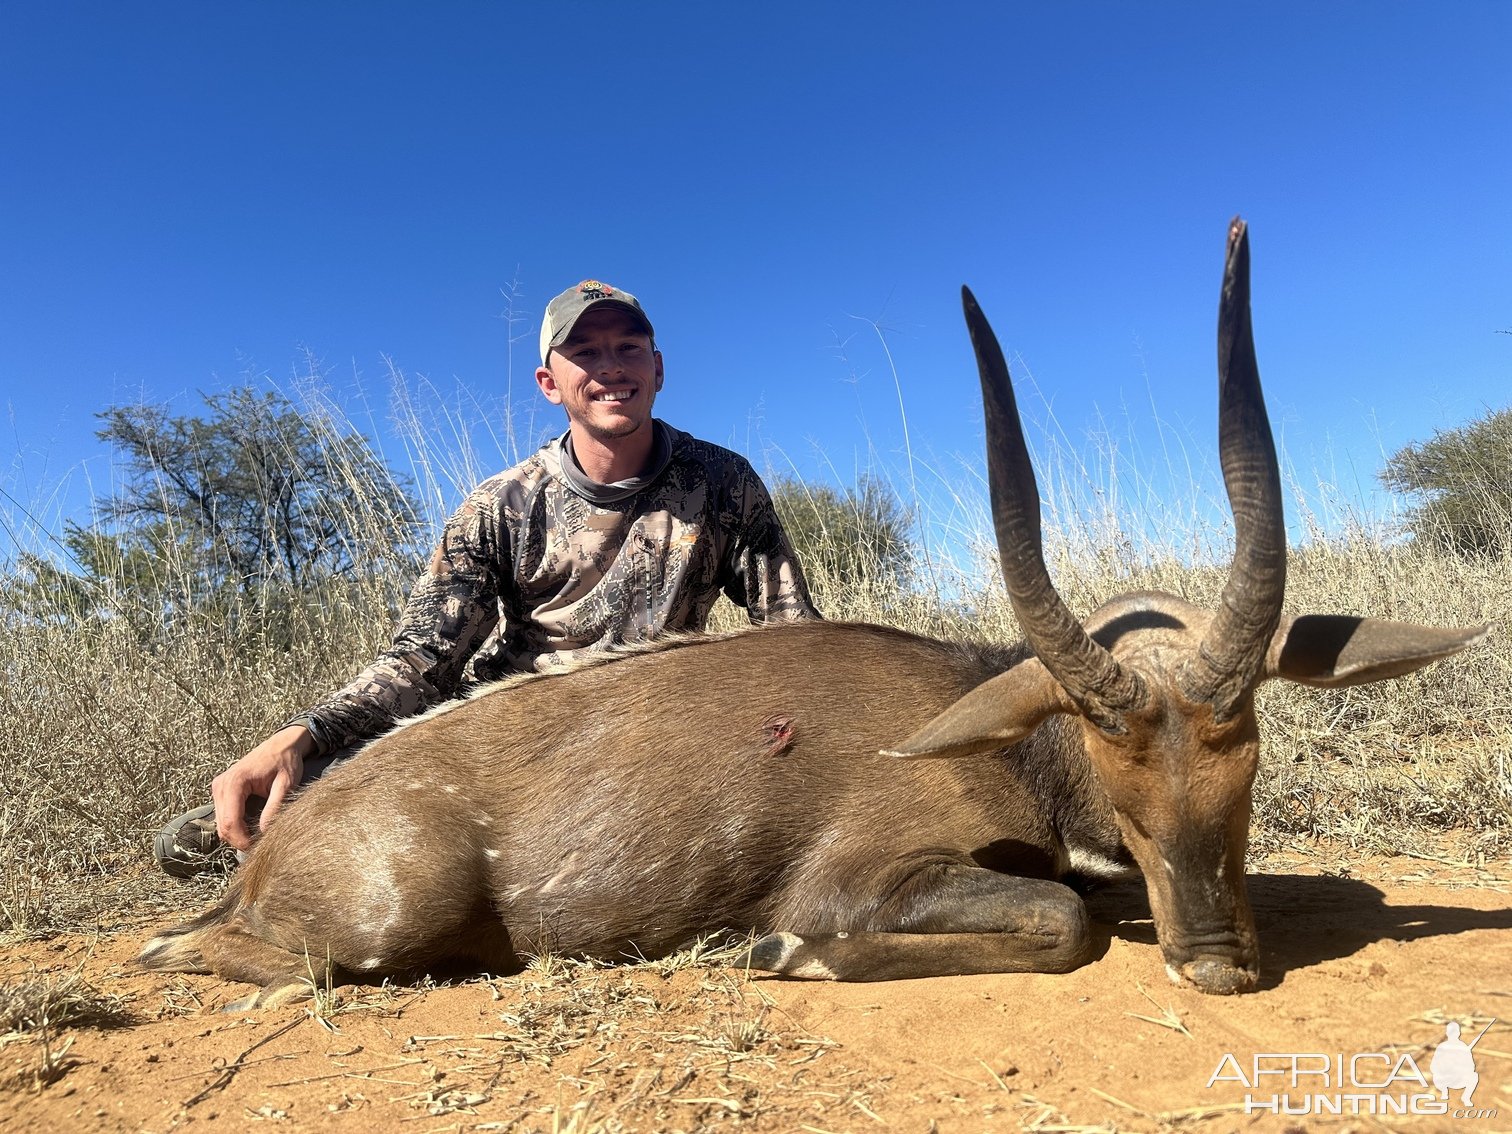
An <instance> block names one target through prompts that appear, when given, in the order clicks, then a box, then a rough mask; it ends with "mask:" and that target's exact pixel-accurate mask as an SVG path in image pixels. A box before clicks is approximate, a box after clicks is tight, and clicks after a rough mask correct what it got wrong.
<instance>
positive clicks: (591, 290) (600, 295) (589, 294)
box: [577, 280, 614, 299]
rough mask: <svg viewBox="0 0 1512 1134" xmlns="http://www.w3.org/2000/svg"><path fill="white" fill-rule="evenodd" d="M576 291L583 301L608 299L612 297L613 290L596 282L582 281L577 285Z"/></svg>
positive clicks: (604, 284)
mask: <svg viewBox="0 0 1512 1134" xmlns="http://www.w3.org/2000/svg"><path fill="white" fill-rule="evenodd" d="M577 289H578V291H579V292H580V293H581V294H582V296H583V298H584V299H609V298H610V297H612V296H613V295H614V289H613V288H612V287H610V286H609V285H608V284H606V283H599V281H598V280H584V281H583V282H582V283H580V284H578V285H577Z"/></svg>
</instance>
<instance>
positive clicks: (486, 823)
mask: <svg viewBox="0 0 1512 1134" xmlns="http://www.w3.org/2000/svg"><path fill="white" fill-rule="evenodd" d="M473 822H474V823H476V824H477V825H478V826H480V827H492V826H493V816H492V815H474V816H473Z"/></svg>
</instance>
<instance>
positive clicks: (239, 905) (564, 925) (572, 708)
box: [141, 218, 1486, 1007]
mask: <svg viewBox="0 0 1512 1134" xmlns="http://www.w3.org/2000/svg"><path fill="white" fill-rule="evenodd" d="M963 299H964V304H965V311H966V321H967V325H968V328H969V330H970V334H971V339H972V343H973V346H974V348H975V351H976V355H977V361H978V366H979V368H980V371H981V380H982V392H983V398H984V401H985V407H986V427H987V442H988V474H989V484H990V489H991V497H992V511H993V518H994V523H995V525H996V529H997V542H998V548H999V553H1000V556H1001V563H1002V570H1003V577H1004V579H1005V580H1006V582H1007V586H1008V592H1009V595H1010V597H1011V601H1012V604H1013V609H1014V611H1015V613H1016V615H1017V617H1018V620H1019V623H1020V625H1021V626H1022V629H1023V632H1024V634H1025V636H1026V639H1027V641H1026V643H1021V644H1016V645H981V644H962V643H950V642H942V641H936V640H933V639H930V638H926V637H920V636H918V635H915V634H909V633H904V632H902V631H900V630H894V629H888V628H886V627H881V626H870V625H861V624H844V623H833V622H807V623H796V624H787V625H780V626H773V627H770V628H761V629H756V630H750V631H746V632H742V633H736V634H732V635H726V636H703V637H695V638H691V639H688V638H685V639H677V640H671V641H666V642H663V643H659V644H653V645H652V646H649V647H646V648H644V649H642V650H639V651H635V652H631V653H630V654H628V655H627V656H622V657H609V658H606V659H605V660H603V661H601V662H595V663H590V664H587V665H584V666H582V667H580V668H577V669H574V670H571V671H568V672H565V673H561V674H557V675H553V676H535V675H532V676H526V677H519V678H513V679H510V680H507V681H504V682H501V683H499V684H497V685H493V686H489V687H486V688H484V689H482V690H481V691H480V692H478V693H477V694H475V695H474V696H472V697H471V698H470V699H467V700H465V701H462V702H458V703H454V704H450V705H446V706H444V707H441V708H438V709H434V710H432V711H431V712H429V713H427V714H425V715H423V716H421V717H418V718H416V719H415V720H413V721H411V722H409V723H406V724H404V725H402V726H400V727H398V728H396V729H395V730H394V731H393V732H391V733H389V734H388V735H386V736H384V737H382V738H380V739H378V740H376V741H374V742H373V743H372V744H371V745H369V746H368V747H367V748H365V749H364V750H363V751H362V753H361V754H360V755H359V756H358V757H357V758H355V759H354V760H352V761H351V762H350V763H348V764H347V765H345V766H343V767H341V768H338V769H336V770H333V771H332V772H331V773H329V774H328V775H327V776H326V777H324V778H323V779H321V780H319V781H318V782H316V783H315V784H313V785H312V786H310V787H309V788H308V789H307V790H306V791H305V792H304V793H303V794H302V796H301V797H300V798H299V799H298V800H297V801H296V802H295V803H294V805H293V806H291V807H290V808H289V809H288V811H287V812H286V813H285V814H283V815H281V816H280V817H279V818H278V820H277V821H276V822H275V823H272V824H270V826H269V829H268V830H267V831H266V832H264V833H263V834H262V836H261V837H260V839H259V840H258V842H257V843H256V845H255V847H254V848H253V850H252V851H251V854H250V856H249V857H248V859H247V861H246V863H245V865H244V866H243V867H242V868H241V870H240V871H239V872H238V874H237V876H236V877H235V878H234V879H233V880H232V882H231V884H230V886H229V888H228V889H227V891H226V893H225V896H224V897H223V898H222V899H221V900H220V902H219V903H218V904H217V905H215V906H214V907H213V908H212V909H210V910H209V911H208V912H206V913H204V914H202V915H201V916H200V917H198V918H196V919H195V920H193V921H190V922H188V923H187V924H184V925H181V926H178V927H176V928H173V929H170V930H167V931H166V932H164V933H163V934H162V935H161V936H158V937H156V938H154V939H153V940H152V941H151V942H149V943H148V944H147V946H146V948H145V950H144V951H143V953H142V955H141V963H142V964H143V965H145V966H146V967H148V968H152V969H166V970H177V971H197V972H214V973H217V974H219V975H220V976H222V977H224V978H226V979H229V980H237V981H247V982H252V983H254V984H257V985H260V986H261V989H260V991H259V992H256V993H254V994H253V995H252V996H251V997H249V998H248V999H247V1000H246V1001H244V1002H242V1004H241V1005H239V1006H243V1007H245V1006H255V1005H257V1004H265V1005H266V1004H276V1003H280V1002H282V1001H285V1000H288V999H292V998H294V997H296V996H298V995H300V994H301V993H302V991H304V990H306V989H307V988H308V983H307V982H308V978H309V976H310V974H311V972H312V963H313V966H314V969H313V971H314V972H315V973H319V972H321V971H322V970H326V971H329V972H331V973H333V974H336V975H339V977H340V978H342V979H349V978H359V979H360V978H376V977H380V976H382V975H385V974H393V973H407V972H417V971H424V970H426V969H428V968H432V967H435V966H439V965H448V966H454V965H457V964H463V965H469V966H476V967H477V968H479V969H482V970H488V971H493V972H503V971H509V970H511V969H513V968H518V967H519V965H520V961H521V957H522V955H524V954H527V953H530V952H536V951H542V950H548V949H549V950H555V951H560V952H564V953H569V954H577V955H586V956H589V957H597V958H626V957H653V956H656V955H659V954H663V953H666V952H668V951H672V950H674V949H676V948H678V947H680V946H682V945H685V944H687V943H689V942H690V941H692V940H694V939H696V938H697V937H698V936H700V935H701V934H705V933H708V932H710V931H716V930H721V929H726V930H735V931H743V932H749V933H753V934H755V935H756V936H755V939H754V941H753V943H752V944H751V945H750V947H749V949H748V951H747V954H746V958H745V959H746V961H747V963H748V964H749V965H750V966H751V967H752V968H755V969H758V970H763V971H769V972H773V973H779V974H785V975H787V976H791V977H814V978H828V979H835V980H889V979H894V978H902V977H923V976H931V975H939V974H954V973H998V972H1022V971H1028V972H1062V971H1066V970H1069V969H1072V968H1075V967H1076V966H1078V965H1080V964H1082V963H1084V962H1085V961H1086V960H1087V959H1088V957H1089V955H1090V952H1091V943H1092V936H1091V933H1090V930H1089V923H1088V918H1087V913H1086V909H1085V907H1084V905H1083V903H1082V899H1081V898H1080V896H1079V895H1078V894H1077V892H1076V891H1075V890H1073V889H1072V888H1071V887H1070V886H1068V885H1066V884H1065V883H1064V882H1062V881H1061V879H1064V878H1067V877H1069V876H1072V875H1082V876H1093V877H1097V876H1103V877H1107V876H1114V875H1120V874H1124V873H1130V872H1133V871H1135V870H1138V871H1141V872H1142V873H1143V875H1144V877H1145V880H1146V884H1147V886H1148V891H1149V898H1150V906H1151V909H1152V912H1153V914H1154V919H1155V926H1156V932H1157V935H1158V937H1159V941H1160V947H1161V950H1162V953H1163V954H1164V958H1165V962H1166V971H1167V972H1168V974H1169V975H1170V977H1171V978H1172V979H1173V980H1175V981H1178V982H1190V983H1191V984H1193V985H1196V986H1197V987H1198V988H1200V989H1202V990H1204V991H1206V992H1211V993H1234V992H1241V991H1244V990H1247V989H1251V988H1253V987H1254V986H1255V983H1256V979H1257V976H1258V970H1259V966H1258V948H1257V944H1256V938H1255V926H1254V920H1253V917H1252V915H1251V913H1250V907H1249V901H1248V898H1247V896H1246V893H1245V881H1244V855H1245V843H1246V839H1247V834H1248V824H1249V814H1250V793H1251V786H1252V783H1253V780H1254V776H1255V766H1256V761H1257V759H1258V756H1259V727H1258V722H1257V721H1256V717H1255V708H1254V701H1253V693H1254V689H1255V686H1256V684H1257V683H1258V682H1260V681H1262V680H1264V679H1266V678H1272V677H1281V678H1286V679H1288V680H1291V681H1299V682H1303V683H1306V684H1309V685H1320V686H1345V685H1353V684H1357V683H1360V682H1367V681H1376V680H1380V679H1382V678H1388V677H1395V676H1398V675H1400V674H1405V673H1408V672H1410V671H1412V670H1415V669H1417V668H1419V667H1420V666H1423V665H1425V664H1427V663H1428V662H1430V661H1433V660H1435V659H1438V658H1443V657H1446V656H1448V655H1450V654H1453V653H1455V652H1456V651H1458V650H1460V649H1463V648H1464V647H1465V646H1467V645H1469V644H1471V643H1472V642H1474V641H1476V640H1478V639H1479V638H1480V637H1481V636H1483V634H1484V633H1485V629H1486V628H1485V627H1480V628H1475V629H1465V630H1446V629H1435V628H1430V627H1422V626H1415V625H1410V624H1406V623H1400V622H1383V621H1378V620H1375V619H1368V618H1359V617H1354V616H1342V615H1317V614H1305V615H1301V616H1296V617H1291V616H1286V615H1283V613H1282V609H1281V608H1282V599H1283V593H1284V590H1285V579H1286V539H1285V530H1284V526H1283V518H1282V498H1281V488H1280V478H1279V475H1278V472H1277V464H1276V455H1275V448H1274V444H1273V442H1272V439H1271V431H1270V425H1269V422H1268V419H1267V417H1266V412H1265V405H1264V402H1263V400H1262V397H1261V391H1260V382H1259V374H1258V370H1257V367H1256V364H1255V356H1254V346H1253V341H1252V336H1251V329H1250V311H1249V249H1248V239H1247V235H1246V230H1245V225H1244V223H1243V222H1242V221H1241V220H1238V219H1237V218H1236V219H1235V221H1234V222H1233V223H1232V225H1231V226H1230V229H1229V234H1228V248H1227V256H1226V263H1225V268H1224V277H1223V291H1222V299H1221V303H1220V310H1219V324H1218V328H1219V329H1218V368H1219V403H1220V408H1219V419H1220V425H1219V436H1220V451H1221V459H1222V464H1223V473H1224V480H1225V484H1226V486H1227V489H1228V495H1229V500H1230V504H1231V506H1232V509H1233V513H1234V526H1235V530H1236V550H1235V555H1234V560H1233V563H1232V566H1231V568H1230V573H1229V576H1228V579H1227V582H1226V584H1225V586H1224V588H1223V592H1222V598H1221V600H1220V602H1219V605H1218V608H1217V610H1216V611H1208V610H1204V609H1201V608H1198V607H1196V606H1193V605H1191V604H1189V603H1187V602H1185V601H1183V600H1182V599H1180V598H1177V597H1175V596H1174V595H1168V594H1160V593H1152V592H1145V593H1134V594H1124V595H1120V596H1119V597H1117V598H1114V599H1112V600H1111V601H1109V602H1107V603H1106V604H1104V605H1103V606H1102V607H1101V608H1100V609H1099V610H1097V612H1096V613H1094V614H1093V615H1092V616H1091V618H1090V619H1088V620H1087V622H1086V623H1085V624H1083V623H1081V622H1079V621H1078V619H1077V618H1076V617H1075V616H1074V615H1073V614H1072V613H1071V612H1070V611H1069V609H1068V608H1067V607H1066V606H1065V604H1064V603H1063V601H1062V600H1061V598H1060V597H1059V596H1058V595H1057V593H1056V590H1055V587H1054V585H1053V584H1052V583H1051V580H1050V576H1049V574H1048V572H1047V570H1046V567H1045V562H1044V556H1043V551H1042V548H1041V540H1040V521H1039V496H1038V488H1037V487H1036V484H1035V479H1034V473H1033V471H1032V469H1031V467H1030V463H1029V456H1028V451H1027V448H1026V446H1025V443H1024V437H1023V431H1022V426H1021V424H1020V422H1019V417H1018V411H1017V408H1016V406H1015V403H1014V398H1013V391H1012V387H1011V385H1010V380H1009V376H1008V369H1007V366H1006V364H1005V363H1004V360H1003V355H1002V351H1001V349H1000V348H999V346H998V344H997V341H996V339H995V337H994V336H993V333H992V330H991V328H990V327H989V325H988V323H987V320H986V319H985V318H984V317H983V315H982V313H981V311H980V310H979V309H978V307H977V304H976V302H975V300H974V299H973V297H972V296H971V293H970V292H969V291H966V290H964V289H963ZM888 757H903V758H905V759H888ZM923 757H949V758H950V759H922V758H923Z"/></svg>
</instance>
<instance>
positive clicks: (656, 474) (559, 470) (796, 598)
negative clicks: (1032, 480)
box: [289, 421, 818, 755]
mask: <svg viewBox="0 0 1512 1134" xmlns="http://www.w3.org/2000/svg"><path fill="white" fill-rule="evenodd" d="M655 429H656V431H657V437H656V448H655V451H654V454H653V458H652V463H651V472H650V474H649V475H647V476H645V477H642V478H638V479H636V480H632V481H622V482H620V483H619V484H615V485H599V484H595V483H594V482H593V481H590V480H588V478H587V477H586V476H585V475H584V474H583V473H582V471H581V470H580V469H579V468H578V466H577V462H576V460H575V459H574V458H573V456H572V446H571V441H570V435H564V436H562V437H560V438H558V439H556V440H555V441H552V442H550V443H549V444H547V445H545V446H543V447H542V448H541V449H539V450H537V451H536V452H535V453H534V454H533V455H531V456H530V457H529V458H527V459H526V460H524V461H522V462H521V463H520V464H518V465H516V466H515V467H514V468H512V469H508V470H507V471H505V472H502V473H499V474H498V475H497V476H494V477H491V478H489V479H488V480H486V481H484V482H483V483H482V484H480V485H479V486H478V487H477V488H475V489H474V490H473V491H472V493H471V494H470V495H469V496H468V497H467V499H466V500H465V501H464V502H463V504H462V507H461V508H460V509H459V510H458V511H457V513H456V514H455V515H453V516H452V517H451V519H449V520H448V521H447V522H446V527H445V529H444V531H443V532H442V536H441V542H440V545H439V546H438V547H437V548H436V551H435V553H434V555H433V556H432V557H431V561H430V566H429V568H428V569H427V570H426V571H425V572H424V573H423V574H422V575H421V576H420V578H419V579H418V580H417V581H416V582H415V585H414V588H413V590H412V591H411V592H410V597H409V603H408V605H407V606H406V607H405V610H404V613H403V615H402V616H401V618H400V621H399V625H398V628H397V630H396V631H395V634H394V641H393V644H392V645H391V646H390V647H389V649H388V650H386V651H385V652H384V653H383V654H382V655H381V656H380V657H379V658H378V659H377V660H376V661H374V662H373V663H372V664H371V665H369V666H368V667H367V668H366V669H364V670H363V671H362V673H360V674H359V675H358V676H357V678H356V680H354V681H353V682H352V683H351V684H349V685H347V686H346V687H345V688H343V689H340V690H337V691H336V692H335V693H333V694H331V695H330V696H328V697H326V698H325V699H324V700H322V701H320V702H319V703H318V704H316V705H315V706H313V707H312V708H310V709H309V710H307V711H306V712H304V713H302V714H301V715H300V716H298V717H295V718H294V720H293V721H290V722H289V723H291V724H296V723H297V724H302V725H304V726H305V727H306V728H308V729H309V730H310V732H311V733H312V734H313V735H314V737H315V741H316V745H317V748H318V752H319V753H320V754H322V755H324V754H325V753H328V752H331V751H334V750H335V749H338V748H344V747H346V746H347V745H350V744H353V743H355V742H357V741H359V740H366V739H369V738H371V737H373V736H376V735H378V734H379V733H381V732H383V731H385V730H386V729H388V728H389V727H390V726H391V725H393V724H394V722H395V721H397V720H400V719H402V718H404V717H408V716H412V715H414V714H415V713H419V712H421V711H423V710H425V709H427V708H429V707H430V706H432V705H434V704H436V703H438V702H440V701H442V700H445V699H447V698H449V697H453V696H455V695H457V694H458V692H459V691H460V690H461V689H462V688H463V687H464V685H465V683H467V682H469V681H493V680H496V679H498V678H500V677H504V676H507V675H509V674H512V673H519V672H526V671H533V670H534V671H544V670H549V669H554V668H559V667H562V666H565V665H566V664H567V662H568V661H569V660H571V658H572V657H573V656H574V655H575V654H578V653H580V652H582V651H586V650H596V649H604V648H608V647H612V646H614V645H618V644H621V643H629V642H640V641H644V640H646V639H648V638H652V637H655V636H656V635H658V634H662V633H664V632H670V631H691V630H701V629H703V627H704V624H705V622H706V621H707V619H708V616H709V611H710V610H711V609H712V608H713V606H714V603H715V601H716V600H717V599H718V597H719V594H720V592H721V591H722V592H723V593H725V594H726V595H728V596H729V597H730V599H731V600H732V601H733V602H735V603H736V604H737V605H739V606H742V607H744V608H745V609H746V611H747V612H748V614H749V615H750V618H751V621H752V622H764V621H769V620H781V619H793V618H815V617H818V615H817V613H816V612H815V610H814V607H813V604H812V603H811V601H810V599H809V594H808V587H807V585H806V584H805V583H804V580H803V574H802V572H801V571H800V569H799V566H798V562H797V559H796V558H795V557H794V555H793V549H792V546H791V545H790V543H789V542H788V538H787V534H786V532H784V531H783V529H782V525H781V523H780V522H779V521H778V519H777V513H776V511H775V510H774V508H773V507H772V500H771V497H770V496H769V495H768V494H767V490H766V487H765V486H764V485H763V484H762V483H761V479H760V478H759V477H758V476H757V475H756V472H755V470H754V469H752V468H751V466H750V463H749V462H747V461H746V459H745V458H744V457H741V456H740V455H739V454H736V453H732V452H730V451H729V450H728V449H723V448H720V447H719V446H718V445H711V444H709V443H708V442H706V441H699V440H697V439H696V438H693V437H690V436H689V435H688V434H686V433H682V432H679V431H678V430H675V429H672V428H671V427H670V426H667V425H666V424H664V423H663V422H660V421H657V422H656V423H655Z"/></svg>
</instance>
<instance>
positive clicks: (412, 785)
mask: <svg viewBox="0 0 1512 1134" xmlns="http://www.w3.org/2000/svg"><path fill="white" fill-rule="evenodd" d="M405 787H407V788H409V790H410V791H424V790H425V785H424V784H422V783H421V782H420V781H419V780H411V781H410V782H409V783H407V784H405Z"/></svg>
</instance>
